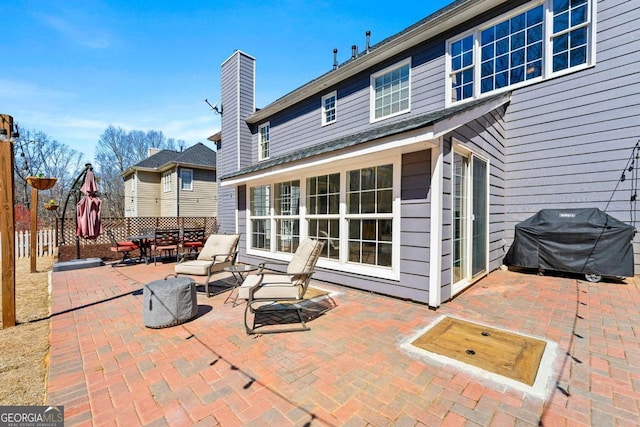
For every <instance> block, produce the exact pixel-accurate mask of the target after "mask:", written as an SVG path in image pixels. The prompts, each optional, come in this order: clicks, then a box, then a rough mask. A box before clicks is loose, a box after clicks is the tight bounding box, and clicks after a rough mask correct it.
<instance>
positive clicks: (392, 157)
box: [245, 149, 402, 280]
mask: <svg viewBox="0 0 640 427" xmlns="http://www.w3.org/2000/svg"><path fill="white" fill-rule="evenodd" d="M383 164H392V165H393V212H392V214H391V215H392V216H390V217H392V220H393V222H392V227H393V230H394V231H393V233H392V234H393V235H392V251H393V255H392V267H379V266H376V265H369V264H359V263H352V262H348V261H347V260H348V252H347V251H346V250H343V251H341V253H340V260H333V259H328V258H320V259H319V260H318V264H317V265H318V266H319V267H322V268H327V269H330V270H332V271H340V272H345V273H350V274H359V275H364V276H369V277H377V278H381V279H390V280H400V226H401V224H400V223H401V218H400V215H401V212H400V210H401V200H400V190H401V188H400V186H401V176H402V167H401V166H402V155H401V149H397V150H394V151H391V152H389V151H386V152H384V153H376V154H374V155H371V156H363V157H361V158H358V159H347V160H344V161H339V162H335V164H332V165H331V168H327V167H326V166H321V167H319V168H313V169H306V170H305V171H304V174H300V171H298V173H296V174H295V175H294V176H292V175H286V176H285V175H283V176H279V177H274V178H273V179H270V180H264V179H262V180H256V181H251V182H247V183H246V185H247V191H246V197H247V199H246V203H247V204H246V206H247V208H246V216H245V218H246V221H245V226H246V230H247V233H246V234H247V236H248V239H250V238H251V237H250V236H251V234H252V227H251V219H253V217H251V207H250V202H251V200H250V193H251V191H250V189H251V187H256V186H260V185H271V191H273V186H274V184H276V183H279V182H283V181H288V180H293V179H300V215H299V218H300V240H301V241H302V239H304V238H305V237H307V236H308V229H307V219H308V218H309V217H308V216H307V215H306V210H307V207H306V203H307V188H306V180H307V178H310V177H314V176H318V175H326V174H332V173H340V215H339V216H340V221H341V224H340V230H341V232H340V246H341V247H343V248H347V247H348V243H347V242H348V227H347V225H346V216H348V215H347V203H346V184H347V183H346V172H347V171H349V170H355V169H361V168H366V167H371V166H380V165H383ZM271 209H272V211H271V218H272V230H275V228H274V227H275V222H274V220H273V218H274V217H275V215H274V211H273V209H274V207H273V206H271ZM271 233H272V238H271V250H270V251H267V250H262V249H252V248H251V247H250V246H251V244H250V242H247V255H252V256H258V257H261V258H266V259H273V260H277V261H285V262H286V261H289V260H291V257H292V254H287V253H283V252H276V251H275V231H272V232H271Z"/></svg>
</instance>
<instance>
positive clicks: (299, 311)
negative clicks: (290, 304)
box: [244, 301, 311, 335]
mask: <svg viewBox="0 0 640 427" xmlns="http://www.w3.org/2000/svg"><path fill="white" fill-rule="evenodd" d="M260 310H261V309H260V308H258V309H254V308H253V307H252V305H251V303H250V302H249V301H247V305H246V307H245V309H244V328H245V330H246V332H247V335H254V334H278V333H280V332H303V331H310V330H311V328H310V327H308V326H307V324H306V323H305V321H304V317H303V316H302V309H301V308H299V307H296V308H295V310H296V313H297V314H298V320H299V322H300V325H301V326H300V327H299V328H284V329H271V330H269V329H267V330H260V331H256V327H255V323H256V318H255V314H256V312H259V311H260ZM262 311H263V312H274V313H275V312H277V311H282V310H277V309H273V310H270V309H262ZM250 313H253V315H254V317H253V327H249V319H248V318H249V314H250Z"/></svg>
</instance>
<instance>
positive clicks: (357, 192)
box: [346, 165, 393, 267]
mask: <svg viewBox="0 0 640 427" xmlns="http://www.w3.org/2000/svg"><path fill="white" fill-rule="evenodd" d="M347 182H348V188H347V215H346V219H347V222H348V224H349V225H348V230H349V234H348V242H349V249H348V250H349V261H350V262H356V263H361V264H372V265H377V266H382V267H391V262H392V259H393V256H392V252H393V251H392V238H391V236H392V228H393V165H383V166H375V167H368V168H364V169H357V170H352V171H348V172H347Z"/></svg>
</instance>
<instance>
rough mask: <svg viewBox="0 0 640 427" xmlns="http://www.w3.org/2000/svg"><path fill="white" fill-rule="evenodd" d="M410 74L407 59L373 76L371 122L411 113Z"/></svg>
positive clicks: (409, 62)
mask: <svg viewBox="0 0 640 427" xmlns="http://www.w3.org/2000/svg"><path fill="white" fill-rule="evenodd" d="M410 74H411V61H410V60H409V59H407V60H406V61H403V62H401V63H400V64H398V65H394V66H392V67H389V68H385V69H384V70H382V71H379V72H377V73H375V74H372V75H371V117H370V120H371V122H375V121H376V120H381V119H385V118H387V117H393V116H396V115H398V114H402V113H406V112H408V111H410V108H411V102H410V97H411V90H410V87H411V79H410Z"/></svg>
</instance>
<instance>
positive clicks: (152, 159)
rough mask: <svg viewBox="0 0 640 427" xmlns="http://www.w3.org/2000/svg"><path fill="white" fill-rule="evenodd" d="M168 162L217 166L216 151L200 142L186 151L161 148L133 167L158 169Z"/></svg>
mask: <svg viewBox="0 0 640 427" xmlns="http://www.w3.org/2000/svg"><path fill="white" fill-rule="evenodd" d="M168 163H180V164H189V165H193V166H204V167H215V166H216V152H215V151H213V150H212V149H210V148H209V147H207V146H206V145H204V144H203V143H201V142H199V143H197V144H196V145H193V146H191V147H189V148H187V149H186V150H184V151H173V150H161V151H159V152H157V153H155V154H153V155H152V156H149V157H147V158H146V159H144V160H142V161H141V162H139V163H136V164H135V165H134V166H133V167H134V168H138V167H139V168H152V169H156V168H159V167H162V166H164V165H166V164H168Z"/></svg>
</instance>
